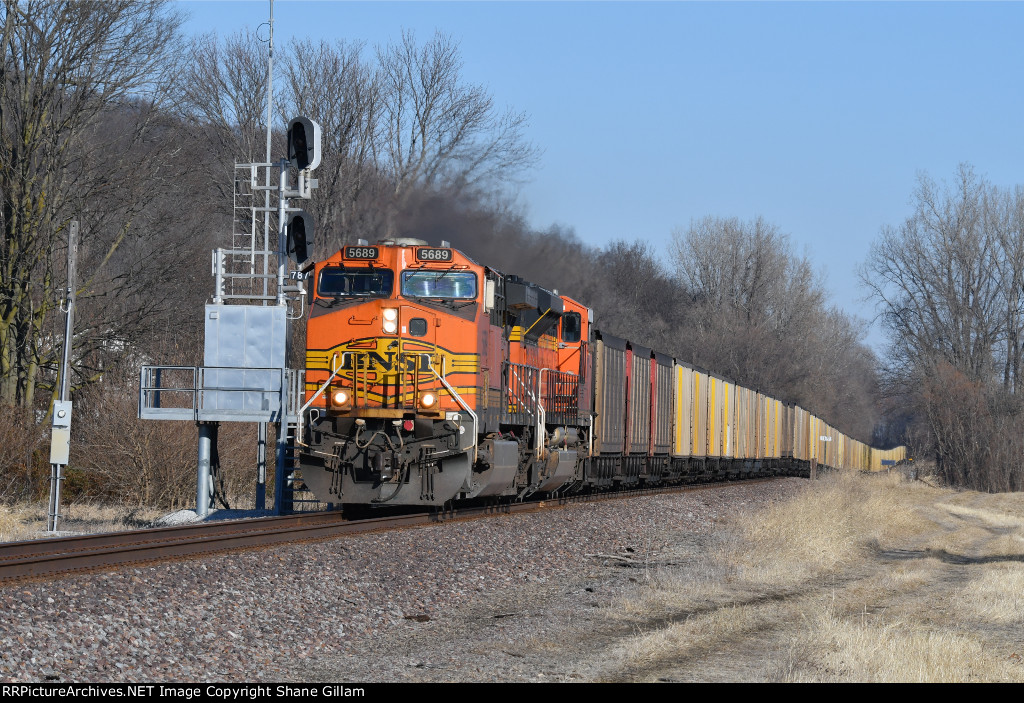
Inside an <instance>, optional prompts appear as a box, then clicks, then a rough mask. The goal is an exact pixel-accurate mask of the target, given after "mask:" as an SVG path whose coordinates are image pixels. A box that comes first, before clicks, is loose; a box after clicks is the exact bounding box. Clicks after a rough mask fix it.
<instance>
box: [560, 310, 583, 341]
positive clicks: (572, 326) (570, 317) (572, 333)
mask: <svg viewBox="0 0 1024 703" xmlns="http://www.w3.org/2000/svg"><path fill="white" fill-rule="evenodd" d="M581 330H582V324H581V320H580V314H579V313H578V312H568V313H566V314H564V315H562V341H563V342H571V343H575V342H578V341H580V332H581Z"/></svg>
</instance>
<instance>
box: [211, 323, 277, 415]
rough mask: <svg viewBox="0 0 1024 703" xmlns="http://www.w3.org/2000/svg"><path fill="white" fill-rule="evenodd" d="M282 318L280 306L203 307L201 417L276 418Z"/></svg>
mask: <svg viewBox="0 0 1024 703" xmlns="http://www.w3.org/2000/svg"><path fill="white" fill-rule="evenodd" d="M286 314H287V308H286V307H285V306H257V305H207V306H206V345H205V355H204V367H205V369H204V373H203V388H202V402H201V404H200V408H201V409H202V410H201V411H202V414H203V415H205V416H206V417H208V418H210V419H213V416H216V415H221V414H222V415H223V416H224V419H228V418H229V417H230V416H231V415H236V414H237V415H250V414H253V413H256V414H260V413H265V412H267V411H269V412H271V413H273V414H275V415H276V412H277V410H278V408H279V406H280V396H281V384H282V374H283V369H284V368H285V356H286V353H287V339H286V332H287V329H288V322H287V318H286Z"/></svg>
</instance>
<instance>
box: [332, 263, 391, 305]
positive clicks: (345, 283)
mask: <svg viewBox="0 0 1024 703" xmlns="http://www.w3.org/2000/svg"><path fill="white" fill-rule="evenodd" d="M394 287H395V273H394V271H392V270H391V269H378V268H351V267H349V268H346V267H344V266H328V267H326V268H324V269H323V270H322V271H321V272H320V280H319V281H318V282H317V286H316V293H317V295H319V296H320V297H321V298H343V297H359V298H384V297H387V296H390V295H391V291H392V290H394Z"/></svg>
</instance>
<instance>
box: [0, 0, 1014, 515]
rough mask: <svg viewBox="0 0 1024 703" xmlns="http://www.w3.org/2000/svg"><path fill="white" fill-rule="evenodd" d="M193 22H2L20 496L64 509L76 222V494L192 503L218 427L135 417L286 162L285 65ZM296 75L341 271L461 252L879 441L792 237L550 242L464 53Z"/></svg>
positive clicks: (303, 59) (44, 10) (431, 50)
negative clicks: (67, 300)
mask: <svg viewBox="0 0 1024 703" xmlns="http://www.w3.org/2000/svg"><path fill="white" fill-rule="evenodd" d="M181 23H182V17H181V16H180V15H179V14H178V13H176V11H175V9H174V6H173V5H172V4H171V3H170V2H168V1H167V0H109V1H107V2H102V3H100V2H87V1H79V0H7V2H5V3H4V4H3V5H2V7H0V52H2V60H0V70H2V72H3V73H2V76H0V227H2V229H3V234H4V240H3V244H2V246H0V405H2V406H3V407H4V410H3V411H2V412H0V418H2V419H0V437H4V438H5V441H3V442H0V498H8V499H9V498H13V497H25V496H31V495H35V494H38V493H39V492H40V489H42V490H45V486H44V485H43V484H44V483H45V481H44V478H45V476H46V474H47V467H46V465H45V461H46V454H45V448H46V447H45V435H46V427H45V424H46V422H45V421H46V414H47V412H48V409H49V407H50V402H51V401H52V399H53V398H54V397H55V394H56V370H57V362H58V357H59V352H60V342H61V337H62V316H61V313H60V305H61V301H62V294H63V289H64V287H65V285H66V283H65V279H64V275H65V274H64V259H65V255H66V246H67V244H66V242H67V231H68V228H69V223H70V222H71V221H72V220H74V219H77V220H78V221H79V222H80V223H81V243H80V249H79V265H78V270H79V284H78V289H77V295H78V310H77V313H76V326H75V327H76V329H75V339H74V348H75V353H74V358H73V370H72V376H71V380H72V386H73V388H74V400H75V425H74V431H75V433H76V435H75V450H74V452H73V455H72V459H73V461H74V466H73V467H72V469H73V470H72V471H69V482H70V484H71V485H70V486H69V488H70V489H71V490H70V491H69V493H70V494H71V495H76V494H78V495H97V496H118V497H119V498H121V499H122V500H124V501H126V502H131V501H135V502H143V501H144V502H150V503H156V504H162V505H167V506H181V505H187V504H188V503H189V501H190V500H191V495H192V493H191V491H192V488H191V486H192V485H193V481H194V454H193V452H194V450H193V447H194V446H195V442H194V433H193V434H190V432H192V430H193V429H194V428H189V429H187V430H186V429H185V428H184V427H183V426H182V425H181V424H179V423H155V422H148V423H142V422H140V421H138V420H136V419H135V417H134V415H135V402H136V397H137V384H138V375H137V369H138V366H139V365H140V364H142V363H147V362H149V363H178V364H184V365H194V364H199V363H201V361H202V360H201V358H200V350H201V349H202V333H203V330H202V321H201V311H202V309H203V308H202V306H203V304H204V303H205V302H207V300H208V299H209V297H210V295H211V293H212V281H211V279H210V277H209V252H210V250H211V249H212V248H214V247H217V246H229V245H230V241H229V240H230V233H231V228H232V218H233V213H232V195H233V179H234V178H235V164H236V163H252V162H262V161H264V160H265V158H266V148H267V147H266V131H265V130H266V127H265V123H266V119H267V107H266V102H267V84H266V79H267V75H266V67H267V59H268V52H269V49H270V47H269V45H268V44H267V43H266V42H264V41H261V40H260V38H259V37H258V36H257V35H256V34H255V33H253V32H242V33H238V34H235V35H232V36H228V37H220V36H217V35H213V34H211V35H206V36H200V37H192V38H190V37H185V36H184V35H183V34H182V32H181ZM273 61H274V66H275V72H274V77H273V78H274V86H275V88H274V105H273V106H272V110H271V112H272V116H271V118H272V124H273V127H274V129H273V131H272V137H271V140H272V145H271V149H272V154H273V155H274V156H275V157H276V156H278V155H280V154H281V153H282V152H283V149H284V145H283V134H282V133H283V127H284V124H285V121H286V120H287V118H289V117H291V116H294V115H297V114H303V115H306V116H308V117H311V118H313V119H315V120H317V121H318V122H319V123H320V124H321V125H322V127H323V135H324V156H323V162H322V164H321V166H320V167H319V168H318V170H317V173H316V176H317V178H318V181H319V188H318V190H317V191H315V195H314V198H313V200H312V201H310V203H309V205H308V207H307V209H308V210H309V211H310V212H311V214H312V215H313V216H314V219H315V222H316V226H317V241H316V248H317V255H319V256H327V255H329V254H330V253H332V252H333V251H336V250H337V249H338V248H339V247H340V246H342V245H343V244H344V243H346V242H352V241H354V240H356V239H357V238H363V239H368V240H370V241H376V240H378V239H382V238H384V237H388V236H414V237H419V238H422V239H426V240H428V241H431V242H437V241H440V240H442V239H445V240H448V241H451V242H452V243H453V245H454V246H457V247H459V248H460V249H463V250H465V251H466V252H467V253H469V254H470V255H471V256H473V257H474V258H476V259H477V260H479V261H481V262H483V263H487V264H488V265H494V266H496V267H498V268H500V269H503V270H505V271H508V272H510V273H518V274H521V275H523V276H524V277H526V278H529V279H532V280H534V281H536V282H537V283H539V284H541V285H545V286H548V287H550V288H557V289H558V290H559V291H560V292H562V293H566V294H569V295H573V296H574V297H576V298H578V299H579V300H581V301H582V302H584V303H586V304H587V305H589V306H591V307H592V308H594V309H595V310H596V311H597V312H598V314H599V316H600V317H599V325H600V326H601V327H602V328H603V329H606V330H608V331H610V332H613V333H615V334H619V335H622V336H627V337H629V338H631V339H635V340H637V341H638V342H640V343H644V344H648V345H650V346H652V347H654V348H656V349H659V350H664V351H666V352H668V353H671V354H674V355H676V356H677V357H679V358H680V359H683V360H685V361H689V362H691V363H695V364H697V365H700V366H702V367H705V368H708V369H711V370H714V371H716V372H719V373H722V374H724V375H726V376H728V377H730V378H732V379H734V380H735V381H736V382H738V383H742V384H744V385H747V386H751V387H755V388H760V389H761V390H762V391H764V392H766V393H770V394H772V395H774V396H777V397H780V398H785V399H787V400H791V401H793V402H797V403H799V404H800V405H802V406H804V407H806V408H808V409H810V410H811V411H812V412H815V413H816V414H819V415H821V416H822V417H825V418H828V419H829V421H830V422H832V423H833V424H835V425H837V426H838V427H839V428H840V429H842V430H843V431H844V432H846V433H847V434H850V435H852V436H855V437H858V438H860V439H864V440H870V439H871V434H872V432H873V431H874V429H875V427H876V421H877V419H878V417H879V415H878V408H877V402H876V401H877V400H878V386H879V382H878V377H877V374H876V370H875V367H876V360H875V359H874V357H873V355H872V353H871V351H870V350H869V349H868V348H867V347H865V346H864V345H863V344H862V342H861V339H862V337H863V327H862V323H860V322H859V321H857V320H854V319H851V318H850V317H848V316H847V315H845V314H844V313H842V312H841V311H839V310H838V309H837V308H835V307H833V306H830V305H829V303H828V296H827V291H826V290H825V287H824V285H823V282H822V280H821V277H820V275H818V274H817V273H816V272H815V270H814V267H813V266H812V265H811V263H810V261H809V260H808V259H807V257H806V256H801V255H798V254H797V253H796V252H795V251H794V249H793V247H792V244H791V242H790V240H789V238H788V237H787V235H785V234H784V233H783V232H782V231H781V230H780V229H779V228H778V227H776V226H775V225H772V224H770V223H767V222H765V221H763V220H762V219H755V220H753V221H750V222H741V221H738V220H735V219H729V218H705V219H698V220H694V221H693V222H691V223H690V225H689V226H688V227H686V228H681V229H679V230H677V231H676V232H674V233H673V245H672V249H671V251H670V252H668V254H667V255H664V254H659V253H658V252H656V251H654V250H653V249H652V248H651V247H650V246H649V245H647V244H646V243H644V242H643V241H642V240H637V241H628V240H625V239H623V240H621V241H617V242H615V243H613V244H611V245H609V246H607V247H603V248H599V247H595V246H592V245H588V244H587V243H585V241H584V239H583V238H581V237H580V236H578V235H577V234H576V233H575V232H574V231H573V230H571V229H569V228H562V227H551V228H549V229H547V230H543V231H538V230H536V229H534V228H532V227H530V226H529V225H528V224H527V222H526V221H525V219H524V217H523V216H522V215H521V213H520V212H519V211H518V210H517V207H516V205H515V201H514V199H512V198H510V197H509V196H508V193H509V192H510V189H514V187H515V186H516V184H518V183H520V182H521V181H522V180H523V179H524V178H527V177H528V175H529V172H530V169H531V167H532V166H534V165H535V164H536V162H537V160H538V158H539V154H540V150H539V148H538V147H537V146H536V145H534V144H533V143H531V142H530V141H529V140H528V139H527V127H528V120H527V116H526V115H524V114H523V113H521V112H517V111H516V110H514V109H508V108H504V109H503V108H500V107H499V106H497V105H496V104H495V102H494V99H493V97H492V96H491V95H490V94H489V93H488V91H486V90H485V89H484V88H483V87H481V86H478V85H474V84H472V83H470V82H469V81H467V80H466V78H465V76H464V75H463V71H462V59H461V57H460V55H459V49H458V45H457V43H456V42H455V41H453V40H452V39H451V38H450V37H448V36H446V35H444V34H442V33H437V34H435V35H433V36H432V37H429V38H426V39H420V38H418V37H416V36H415V35H413V34H412V33H410V32H402V33H401V35H400V36H399V38H398V39H397V40H395V41H393V42H391V43H389V44H386V45H382V46H376V47H367V46H366V45H364V44H362V43H359V42H353V41H347V40H339V41H335V42H326V41H321V42H312V41H309V40H301V39H300V40H292V41H290V42H287V43H285V44H283V46H276V47H275V48H274V56H273ZM295 346H296V347H301V340H299V341H298V342H297V343H296V345H295ZM1014 373H1015V370H1014ZM251 434H252V435H253V437H254V433H251ZM253 437H250V436H249V433H247V431H246V430H245V429H244V428H241V427H239V428H231V429H229V430H225V431H222V434H221V449H222V450H221V460H222V464H223V465H224V466H225V471H226V473H227V475H228V476H229V477H231V476H234V477H235V478H234V479H232V480H235V481H236V482H237V483H238V485H239V486H241V485H243V484H245V483H246V482H251V480H252V477H251V475H250V474H251V467H252V465H253V463H254V460H253V457H254V454H255V442H254V438H253ZM7 438H11V439H10V441H7ZM227 490H228V492H231V490H232V489H231V487H230V486H229V487H228V489H227Z"/></svg>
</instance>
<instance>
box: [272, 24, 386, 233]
mask: <svg viewBox="0 0 1024 703" xmlns="http://www.w3.org/2000/svg"><path fill="white" fill-rule="evenodd" d="M362 49H363V47H362V44H359V43H348V42H345V41H338V42H337V43H335V44H329V43H327V42H324V41H321V42H320V43H318V44H314V43H313V42H311V41H309V40H304V41H296V42H295V43H293V45H292V46H291V51H290V52H289V54H288V55H287V57H286V58H285V61H284V66H285V69H284V70H285V81H284V90H283V98H282V99H281V101H280V111H281V112H282V113H283V115H284V116H285V117H294V116H295V115H304V116H306V117H310V118H312V119H314V120H316V121H317V122H318V123H319V124H320V126H321V128H322V135H323V160H322V161H321V164H320V167H319V168H318V169H317V171H316V177H317V180H318V181H319V187H318V189H317V190H316V192H315V194H314V198H313V201H312V203H311V206H310V207H311V211H312V212H311V214H313V215H314V217H315V220H316V227H317V240H318V244H317V246H324V251H326V252H332V251H334V250H336V249H340V248H341V246H342V245H344V244H345V242H347V241H352V240H354V239H356V238H358V237H365V238H368V239H375V238H377V236H378V235H380V236H383V234H384V225H383V218H382V217H381V208H380V207H378V203H379V202H380V199H381V196H382V195H383V194H385V193H386V192H387V191H388V190H389V189H388V188H387V186H386V184H385V181H384V179H382V178H381V176H380V173H379V171H378V157H379V154H380V148H381V144H380V132H381V129H382V128H381V109H382V104H381V103H382V100H381V78H380V74H379V72H378V71H377V69H376V68H375V67H373V66H372V65H370V64H369V63H367V62H366V61H365V60H363V58H362ZM321 243H322V244H321Z"/></svg>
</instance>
